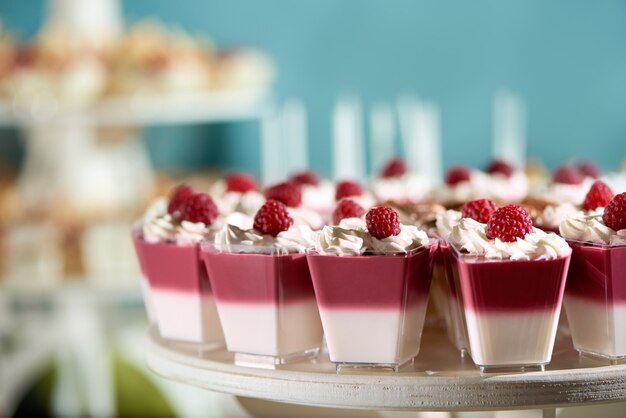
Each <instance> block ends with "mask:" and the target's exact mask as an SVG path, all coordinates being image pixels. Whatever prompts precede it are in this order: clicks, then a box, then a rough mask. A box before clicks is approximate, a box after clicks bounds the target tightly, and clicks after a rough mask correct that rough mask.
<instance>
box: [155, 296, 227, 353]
mask: <svg viewBox="0 0 626 418" xmlns="http://www.w3.org/2000/svg"><path fill="white" fill-rule="evenodd" d="M150 293H151V295H152V298H151V299H152V304H153V305H152V306H153V308H154V314H155V317H156V323H157V326H158V328H159V334H160V335H161V337H163V338H166V339H170V340H179V341H185V342H194V343H216V344H223V343H224V337H223V334H222V327H221V325H220V321H219V319H218V316H217V310H216V309H215V299H214V298H213V296H212V295H211V294H206V293H205V294H202V295H200V294H196V293H193V292H177V291H172V290H161V289H155V288H152V289H151V290H150Z"/></svg>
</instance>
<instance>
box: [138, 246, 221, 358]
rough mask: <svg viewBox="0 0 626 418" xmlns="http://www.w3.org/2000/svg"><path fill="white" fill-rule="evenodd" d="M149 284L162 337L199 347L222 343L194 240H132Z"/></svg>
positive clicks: (212, 346) (205, 275)
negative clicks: (182, 243)
mask: <svg viewBox="0 0 626 418" xmlns="http://www.w3.org/2000/svg"><path fill="white" fill-rule="evenodd" d="M135 245H136V246H137V248H138V250H137V252H138V254H139V260H140V262H141V261H143V268H144V271H145V274H146V276H147V278H148V282H149V287H150V300H151V305H152V310H153V315H154V318H155V320H156V321H155V322H156V325H157V328H158V330H159V334H160V335H161V337H162V338H164V339H168V340H176V341H182V342H189V343H195V344H198V345H199V346H201V347H202V348H203V349H213V348H218V347H221V346H223V345H224V337H223V334H222V327H221V325H220V322H219V319H218V316H217V310H216V307H215V299H214V297H213V293H212V291H211V285H210V283H209V279H208V277H207V274H206V269H205V268H204V266H203V261H202V259H201V258H200V248H199V245H198V244H188V245H180V244H176V243H169V242H159V243H149V242H146V241H145V240H144V239H142V238H141V236H137V239H136V241H135Z"/></svg>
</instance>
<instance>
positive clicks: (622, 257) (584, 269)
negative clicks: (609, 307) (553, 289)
mask: <svg viewBox="0 0 626 418" xmlns="http://www.w3.org/2000/svg"><path fill="white" fill-rule="evenodd" d="M569 244H570V247H572V264H571V266H570V269H569V276H568V278H567V287H566V290H565V291H566V294H568V295H574V296H577V297H580V298H586V299H593V300H595V301H597V302H608V303H612V302H626V246H619V247H615V246H614V247H606V246H591V245H583V244H580V243H572V242H570V243H569Z"/></svg>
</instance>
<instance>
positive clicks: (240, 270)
mask: <svg viewBox="0 0 626 418" xmlns="http://www.w3.org/2000/svg"><path fill="white" fill-rule="evenodd" d="M202 257H203V258H204V260H205V265H206V269H207V271H208V273H209V277H210V279H211V286H212V288H213V291H214V294H215V300H216V302H217V310H218V313H219V317H220V321H221V323H222V327H223V329H224V336H225V338H226V347H227V348H228V351H230V352H233V353H235V362H236V363H237V364H240V365H247V366H256V367H266V368H274V367H275V366H276V365H279V364H285V363H290V362H294V361H298V360H302V359H305V358H312V357H315V356H316V355H317V354H318V352H319V349H320V346H321V344H322V337H323V336H322V326H321V323H320V316H319V312H318V309H317V305H316V303H315V296H314V293H313V285H312V283H311V275H310V273H309V267H308V265H307V259H306V255H305V254H303V253H289V252H287V251H286V250H284V249H280V248H276V247H268V246H265V247H264V246H252V245H229V251H221V250H219V249H218V248H217V247H216V246H215V245H213V244H212V243H203V244H202Z"/></svg>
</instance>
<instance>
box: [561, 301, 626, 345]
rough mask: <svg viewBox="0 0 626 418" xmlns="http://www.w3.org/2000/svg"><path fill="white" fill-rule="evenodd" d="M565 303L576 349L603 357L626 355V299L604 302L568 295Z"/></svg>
mask: <svg viewBox="0 0 626 418" xmlns="http://www.w3.org/2000/svg"><path fill="white" fill-rule="evenodd" d="M564 303H565V311H566V312H567V319H568V322H569V328H570V332H571V333H572V339H573V341H574V348H575V349H577V350H580V351H586V352H589V353H594V354H600V355H603V356H606V357H623V356H626V326H625V325H626V303H621V304H617V303H615V304H610V305H607V304H606V303H605V302H600V301H593V300H588V299H583V298H579V297H575V296H571V295H567V296H566V297H565V301H564Z"/></svg>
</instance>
